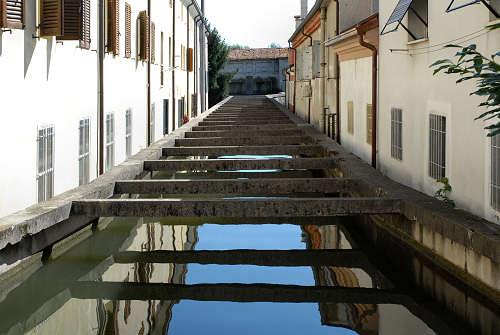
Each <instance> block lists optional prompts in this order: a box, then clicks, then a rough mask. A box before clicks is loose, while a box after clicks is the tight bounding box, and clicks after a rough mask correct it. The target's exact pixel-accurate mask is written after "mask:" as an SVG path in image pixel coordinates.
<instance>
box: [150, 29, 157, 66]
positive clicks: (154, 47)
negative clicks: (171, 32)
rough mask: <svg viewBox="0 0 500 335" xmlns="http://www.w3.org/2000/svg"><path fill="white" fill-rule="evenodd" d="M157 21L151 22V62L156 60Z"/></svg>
mask: <svg viewBox="0 0 500 335" xmlns="http://www.w3.org/2000/svg"><path fill="white" fill-rule="evenodd" d="M155 29H156V28H155V23H154V22H151V63H153V64H154V63H155V62H156V43H155Z"/></svg>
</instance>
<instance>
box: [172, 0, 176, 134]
mask: <svg viewBox="0 0 500 335" xmlns="http://www.w3.org/2000/svg"><path fill="white" fill-rule="evenodd" d="M176 2H177V1H172V131H174V130H175V114H176V113H175V3H176Z"/></svg>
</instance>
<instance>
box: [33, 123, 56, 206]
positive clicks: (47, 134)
mask: <svg viewBox="0 0 500 335" xmlns="http://www.w3.org/2000/svg"><path fill="white" fill-rule="evenodd" d="M54 135H55V133H54V126H47V127H40V128H38V136H37V153H38V162H37V177H36V178H37V189H38V202H42V201H45V200H47V199H50V198H52V197H53V196H54Z"/></svg>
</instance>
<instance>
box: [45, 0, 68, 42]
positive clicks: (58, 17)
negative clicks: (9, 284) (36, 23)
mask: <svg viewBox="0 0 500 335" xmlns="http://www.w3.org/2000/svg"><path fill="white" fill-rule="evenodd" d="M62 6H63V3H62V0H40V36H41V37H48V36H60V35H62V24H61V23H62Z"/></svg>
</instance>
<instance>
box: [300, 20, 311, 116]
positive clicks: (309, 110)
mask: <svg viewBox="0 0 500 335" xmlns="http://www.w3.org/2000/svg"><path fill="white" fill-rule="evenodd" d="M304 30H305V25H304V27H302V35H304V36H305V37H308V38H309V46H310V47H312V45H313V39H312V36H311V35H307V34H306V33H305V31H304ZM311 51H312V50H311ZM309 86H311V80H309ZM311 100H312V97H309V103H308V106H307V122H308V123H311Z"/></svg>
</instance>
